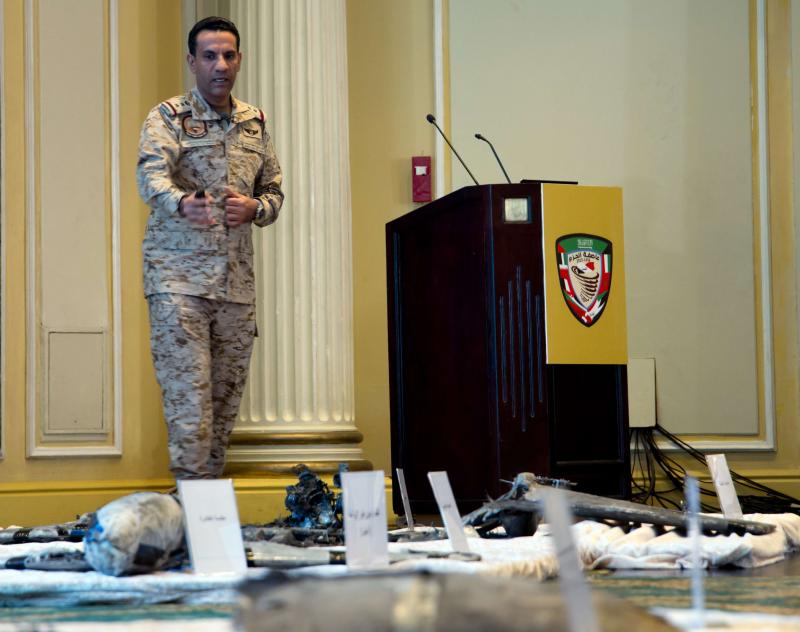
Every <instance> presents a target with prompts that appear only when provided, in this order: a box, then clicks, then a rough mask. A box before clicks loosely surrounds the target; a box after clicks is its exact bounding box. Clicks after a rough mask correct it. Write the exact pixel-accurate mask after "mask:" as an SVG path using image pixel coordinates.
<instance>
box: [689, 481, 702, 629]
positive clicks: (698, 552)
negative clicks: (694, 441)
mask: <svg viewBox="0 0 800 632" xmlns="http://www.w3.org/2000/svg"><path fill="white" fill-rule="evenodd" d="M684 485H685V489H684V498H685V501H686V509H687V520H688V522H689V524H688V525H687V535H688V537H689V542H690V544H691V554H690V559H691V561H692V568H691V573H692V611H693V612H694V625H693V626H692V627H694V628H705V627H706V626H705V601H706V597H705V587H704V586H703V572H704V570H703V543H702V541H701V539H700V538H701V531H700V486H699V485H698V483H697V479H696V478H694V477H692V476H687V477H686V482H685V483H684Z"/></svg>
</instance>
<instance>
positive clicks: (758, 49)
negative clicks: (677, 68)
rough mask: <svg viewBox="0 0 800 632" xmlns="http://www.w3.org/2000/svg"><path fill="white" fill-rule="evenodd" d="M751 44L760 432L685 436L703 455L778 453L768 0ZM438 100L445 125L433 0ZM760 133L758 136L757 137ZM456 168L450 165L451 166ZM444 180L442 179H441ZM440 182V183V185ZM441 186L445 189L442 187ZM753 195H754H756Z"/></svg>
mask: <svg viewBox="0 0 800 632" xmlns="http://www.w3.org/2000/svg"><path fill="white" fill-rule="evenodd" d="M751 7H752V8H753V10H752V14H751V18H750V20H751V23H752V22H753V21H755V25H751V31H750V32H751V35H752V36H753V39H754V40H755V41H754V42H751V47H752V50H753V51H754V55H753V54H752V53H751V57H754V59H751V83H753V84H754V85H753V86H752V95H753V103H752V107H753V109H754V121H753V122H754V127H756V128H757V131H754V141H755V142H754V146H753V154H754V155H753V179H754V185H755V186H757V196H756V195H754V199H753V217H754V224H755V225H754V229H755V230H758V244H757V247H758V252H757V253H756V252H755V251H754V252H753V256H754V267H755V270H756V271H757V274H758V278H756V279H754V285H755V286H756V289H757V291H758V292H760V300H759V297H758V295H757V297H756V303H755V304H754V306H753V308H754V310H756V311H757V312H758V314H759V316H760V319H761V323H762V326H761V328H760V330H759V331H754V332H753V334H754V337H755V338H756V340H757V354H758V357H757V358H756V359H755V363H756V368H757V371H758V372H759V375H760V378H761V379H760V380H759V384H758V385H757V387H758V413H759V420H758V432H757V433H755V434H747V435H741V436H735V435H708V434H706V433H702V430H701V432H700V433H698V434H702V435H703V436H702V437H700V438H696V439H695V438H693V437H692V436H691V435H688V436H687V435H681V438H682V439H683V440H685V441H687V442H688V443H690V444H691V445H692V446H693V447H695V448H697V449H698V450H701V451H720V452H774V451H775V450H776V427H777V419H776V410H775V354H774V343H773V337H774V333H775V332H774V329H773V310H772V291H773V290H772V285H773V281H772V276H771V266H770V251H771V241H770V234H771V231H770V226H771V208H770V187H769V183H770V179H769V176H770V163H769V126H768V120H767V106H768V96H769V85H768V67H767V63H768V59H767V45H768V42H767V23H766V22H767V0H752V2H751ZM432 10H433V24H434V29H433V30H434V35H433V37H434V53H433V55H434V58H433V64H434V96H435V112H434V114H435V116H436V117H437V120H438V121H439V122H440V125H442V126H444V122H445V120H446V119H447V118H448V115H449V112H445V102H446V92H447V90H448V88H449V84H448V82H447V81H446V78H445V69H444V57H445V51H446V50H447V48H448V47H449V45H450V44H449V39H448V33H446V29H445V25H446V23H447V20H448V19H449V16H448V15H447V11H448V8H447V0H434V2H433V8H432ZM756 133H757V136H756V135H755V134H756ZM443 154H444V142H443V141H442V139H441V137H440V136H439V135H436V144H435V159H436V164H437V174H436V192H435V193H436V196H437V197H438V196H440V195H443V194H444V193H445V191H444V175H443V174H444V168H443V167H444V164H443V162H442V160H443ZM451 168H452V165H451ZM440 178H441V181H440ZM440 182H441V183H440ZM440 187H441V188H440ZM754 193H755V191H754ZM659 447H661V448H662V449H664V450H668V451H669V450H671V449H672V448H671V444H669V443H668V442H663V443H662V442H661V441H659Z"/></svg>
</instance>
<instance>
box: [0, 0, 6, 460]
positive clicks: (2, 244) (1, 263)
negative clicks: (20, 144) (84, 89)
mask: <svg viewBox="0 0 800 632" xmlns="http://www.w3.org/2000/svg"><path fill="white" fill-rule="evenodd" d="M4 16H5V0H0V461H2V460H3V458H4V457H5V450H6V428H5V423H4V421H5V416H4V415H3V411H4V410H5V403H6V397H5V386H6V279H7V277H6V127H5V126H6V99H5V55H4V45H3V42H5V36H4V34H5V22H4Z"/></svg>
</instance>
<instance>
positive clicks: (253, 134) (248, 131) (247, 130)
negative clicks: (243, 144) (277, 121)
mask: <svg viewBox="0 0 800 632" xmlns="http://www.w3.org/2000/svg"><path fill="white" fill-rule="evenodd" d="M242 133H243V134H244V135H245V136H246V137H247V138H252V139H256V138H261V130H260V129H259V128H258V127H243V128H242Z"/></svg>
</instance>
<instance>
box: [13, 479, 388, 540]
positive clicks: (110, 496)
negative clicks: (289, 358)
mask: <svg viewBox="0 0 800 632" xmlns="http://www.w3.org/2000/svg"><path fill="white" fill-rule="evenodd" d="M320 478H321V479H322V480H324V481H325V482H326V483H327V484H328V485H329V486H330V485H332V475H323V476H321V477H320ZM296 483H297V477H296V476H294V475H287V476H277V475H276V476H262V477H259V478H234V479H233V486H234V490H235V492H236V503H237V505H238V507H239V518H240V520H241V522H242V524H245V523H265V522H271V521H273V520H275V519H276V518H278V517H279V516H286V514H287V510H286V507H285V504H284V501H285V499H286V487H287V486H289V485H294V484H296ZM174 485H175V482H174V481H173V480H172V479H171V478H155V479H127V480H113V481H69V482H61V481H55V482H49V481H42V482H39V483H27V482H19V483H3V484H0V528H3V527H7V526H9V525H11V524H22V525H25V526H34V525H43V524H53V523H56V522H64V521H68V520H74V519H75V515H76V514H80V513H85V512H89V511H96V510H97V509H99V508H100V507H102V506H103V505H105V504H106V503H109V502H111V501H112V500H115V499H117V498H120V497H121V496H126V495H128V494H133V493H135V492H166V491H168V490H170V489H173V488H174ZM384 488H385V490H386V511H387V516H392V515H394V512H393V511H392V479H391V478H384Z"/></svg>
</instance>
